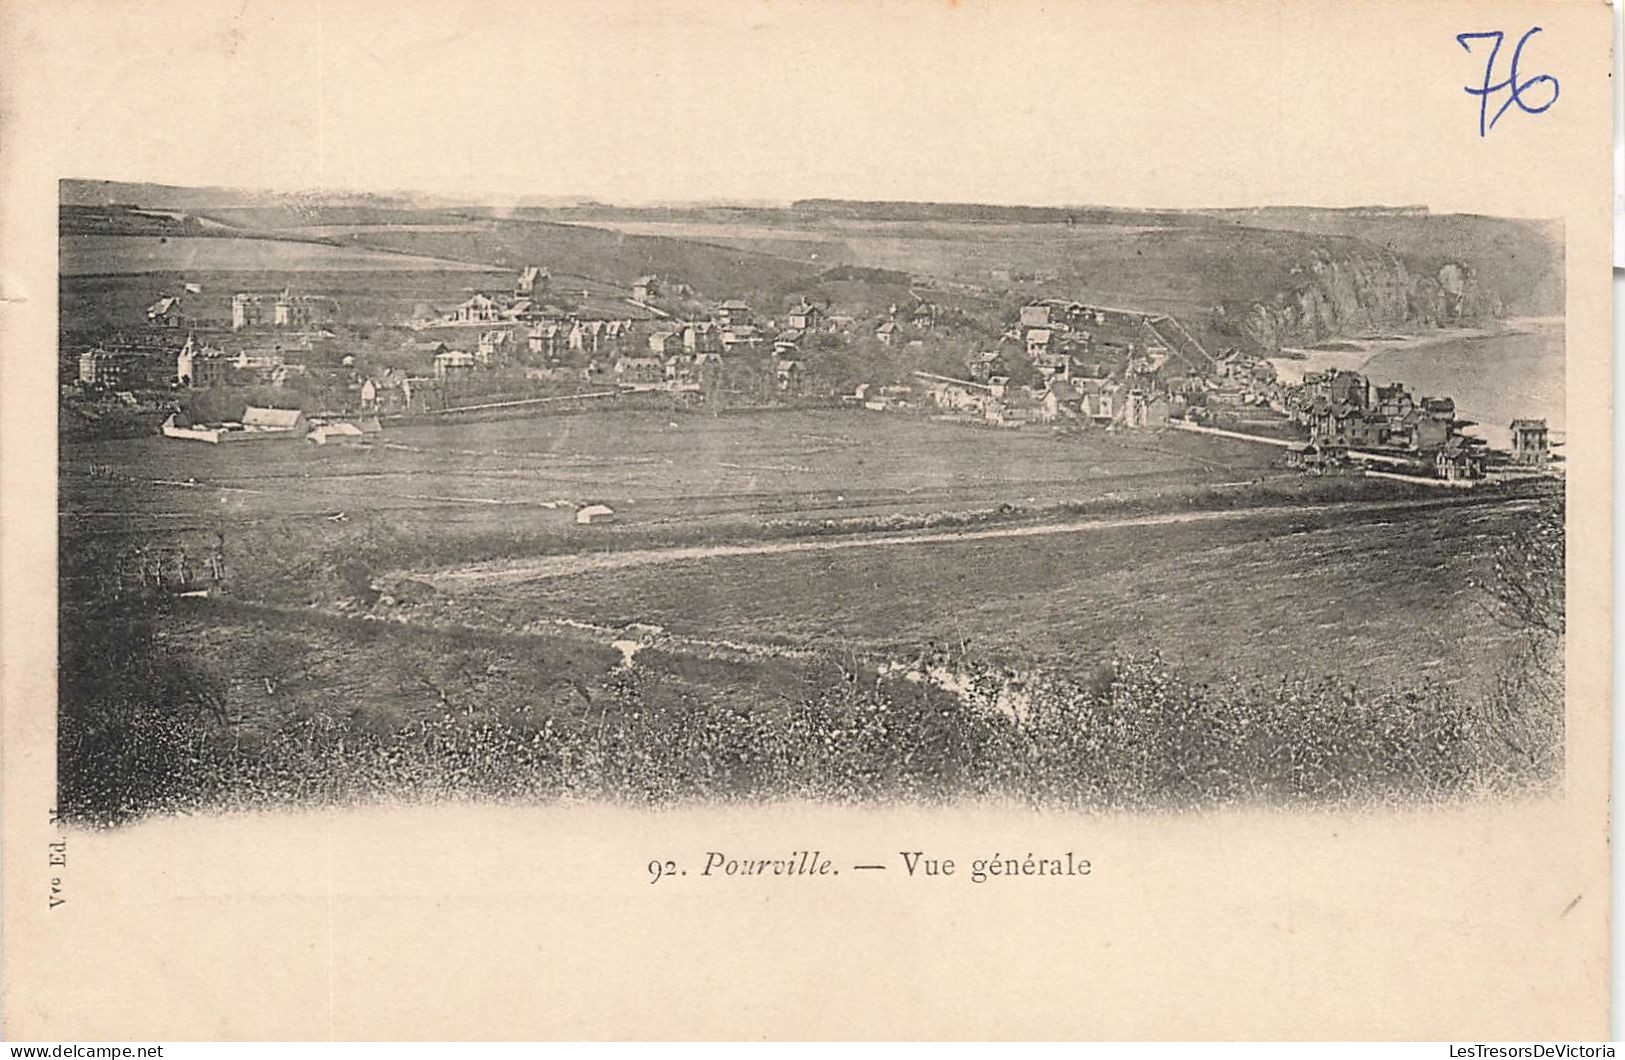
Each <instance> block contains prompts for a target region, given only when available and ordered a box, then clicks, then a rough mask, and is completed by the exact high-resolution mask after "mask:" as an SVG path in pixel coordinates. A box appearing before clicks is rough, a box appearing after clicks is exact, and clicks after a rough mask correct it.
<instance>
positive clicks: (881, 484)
mask: <svg viewBox="0 0 1625 1060" xmlns="http://www.w3.org/2000/svg"><path fill="white" fill-rule="evenodd" d="M1276 457H1277V454H1276V453H1275V452H1274V451H1273V450H1272V449H1271V448H1270V447H1266V446H1254V445H1250V444H1247V443H1244V442H1236V443H1227V442H1222V441H1221V442H1217V443H1215V442H1214V441H1212V440H1209V439H1205V438H1204V439H1196V438H1191V437H1187V436H1183V435H1178V434H1175V433H1174V432H1166V433H1163V434H1158V435H1136V434H1134V433H1132V432H1113V433H1108V432H1104V431H1089V432H1084V433H1075V434H1060V433H1057V432H1055V431H1051V430H1043V429H1038V428H1030V429H1027V430H1022V431H996V430H992V429H988V428H983V427H977V426H969V425H962V424H953V423H944V422H940V421H936V420H931V419H926V418H916V417H907V416H888V415H883V414H877V413H872V412H868V411H865V410H854V411H848V410H830V411H782V412H764V413H740V414H727V415H722V416H708V415H693V414H668V413H656V412H636V411H608V412H592V413H583V414H576V415H556V416H547V415H537V416H531V417H528V418H523V419H512V420H502V421H496V422H482V423H481V422H477V423H459V424H453V425H445V426H425V427H405V428H391V429H389V430H387V431H386V432H385V434H384V435H383V437H382V440H381V441H380V442H379V443H378V444H375V445H372V446H369V447H365V448H354V449H317V448H315V447H312V446H309V445H306V444H305V443H303V442H302V441H292V440H290V441H288V442H280V441H273V442H264V443H258V444H254V445H243V446H219V447H215V446H207V445H198V444H189V443H186V442H181V441H176V440H174V439H168V438H162V437H149V438H141V439H135V440H127V441H117V442H114V441H108V442H90V443H69V444H65V445H64V446H63V448H62V473H63V512H64V514H65V516H67V517H68V518H71V519H73V520H75V521H76V522H78V523H81V524H83V525H86V526H89V527H95V528H106V529H112V528H115V527H132V528H143V527H147V528H154V527H158V526H164V525H193V524H196V525H208V526H213V525H217V524H218V525H234V526H247V525H253V524H256V523H261V522H277V521H301V520H309V519H310V518H312V517H314V516H319V515H331V514H335V513H338V512H344V513H346V514H347V515H348V516H349V517H350V518H352V519H356V518H361V517H363V516H367V515H369V514H377V515H379V516H387V519H388V522H389V524H390V525H391V527H394V528H401V527H406V526H411V525H414V524H416V523H418V522H420V521H421V522H422V523H423V525H424V528H425V530H426V531H432V532H434V533H439V534H446V533H450V530H451V528H452V527H454V526H464V525H466V526H469V527H473V528H477V529H479V530H481V531H486V532H500V533H510V534H515V535H521V536H526V537H538V538H543V539H545V538H549V537H557V538H558V542H559V545H560V547H568V548H583V547H591V548H599V547H614V546H615V545H616V544H617V543H618V542H620V541H622V540H623V539H626V540H634V539H635V540H637V541H639V542H641V543H646V542H648V541H651V540H653V541H657V542H658V541H666V540H676V539H681V538H686V537H691V536H693V535H694V534H696V533H700V532H704V533H712V532H716V533H728V532H731V531H732V530H737V529H739V528H742V527H751V526H755V527H761V526H764V525H767V524H771V523H774V522H777V521H783V520H788V519H795V520H803V521H810V520H822V519H850V518H856V517H885V516H891V515H898V514H906V513H916V514H923V513H930V512H944V511H956V510H966V509H978V510H979V509H986V508H992V507H997V506H999V505H1004V504H1008V505H1017V506H1032V507H1039V506H1043V505H1056V504H1065V503H1068V502H1075V501H1089V500H1100V499H1106V498H1110V497H1112V496H1116V495H1126V494H1128V493H1132V492H1135V491H1143V490H1149V489H1155V488H1169V487H1177V486H1191V485H1200V484H1205V483H1216V482H1234V481H1242V480H1251V479H1253V478H1255V477H1257V476H1258V475H1259V474H1261V473H1264V472H1265V471H1267V469H1268V467H1269V465H1270V463H1271V462H1272V461H1274V460H1275V459H1276ZM92 465H97V466H98V467H100V468H102V469H103V470H104V473H105V474H104V477H100V478H92V477H90V476H88V475H87V474H86V469H87V468H89V467H90V466H92ZM588 502H603V503H608V504H610V505H611V506H612V507H614V508H615V509H616V510H617V513H618V517H619V518H618V520H617V522H616V523H614V524H612V525H609V526H602V527H599V526H594V527H577V526H576V525H575V524H574V522H573V519H572V518H571V516H572V509H571V507H569V506H571V505H577V504H582V503H588Z"/></svg>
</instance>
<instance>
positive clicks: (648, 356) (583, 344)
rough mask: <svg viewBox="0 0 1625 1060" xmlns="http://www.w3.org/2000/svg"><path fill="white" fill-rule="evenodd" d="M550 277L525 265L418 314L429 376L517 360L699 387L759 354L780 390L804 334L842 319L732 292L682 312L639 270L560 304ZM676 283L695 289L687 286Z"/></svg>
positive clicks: (810, 307) (572, 372)
mask: <svg viewBox="0 0 1625 1060" xmlns="http://www.w3.org/2000/svg"><path fill="white" fill-rule="evenodd" d="M551 280H552V278H551V276H550V274H549V273H548V271H547V270H546V269H543V268H541V267H539V266H530V267H527V268H526V269H524V270H523V271H521V272H520V273H519V275H518V278H517V280H516V282H515V284H514V287H513V290H512V291H511V292H478V293H475V294H473V295H472V296H471V297H469V298H468V299H467V300H465V301H463V302H462V303H460V304H459V305H457V306H455V307H453V308H452V309H451V310H450V311H449V312H447V313H445V314H443V315H441V316H439V317H437V318H433V319H431V320H428V321H421V322H418V323H417V324H415V325H414V327H416V328H417V330H418V331H419V333H420V335H424V334H425V333H427V335H428V337H420V338H418V339H416V340H414V341H413V342H411V343H409V347H410V349H411V352H413V353H416V354H419V355H421V359H423V360H425V361H428V362H429V363H432V364H433V371H434V376H435V378H436V379H438V380H441V381H443V382H445V381H457V380H461V379H466V378H469V377H471V376H473V375H474V374H475V373H478V372H480V371H481V370H483V369H492V368H504V367H515V366H523V367H525V369H526V372H527V375H530V376H532V377H534V378H537V379H548V380H562V379H565V378H569V377H571V376H574V377H575V378H576V379H579V380H581V381H585V382H588V383H594V384H608V385H618V386H621V387H625V388H628V389H650V388H662V389H668V390H694V389H701V388H703V387H704V386H705V385H706V384H707V382H708V381H709V380H710V379H711V378H714V377H715V375H716V373H717V372H719V370H720V367H721V363H722V359H723V357H724V356H726V355H729V354H736V353H760V354H763V355H768V356H771V357H772V358H773V367H774V372H775V376H776V378H777V380H778V382H779V385H780V388H781V389H784V390H790V389H792V388H793V387H794V386H795V385H796V381H797V380H798V379H799V378H800V377H801V375H802V364H801V358H802V346H803V342H804V340H805V338H806V337H807V336H808V335H810V334H813V333H816V332H820V331H825V330H828V329H830V328H831V327H833V326H838V324H839V320H838V319H837V320H833V321H832V319H831V318H830V317H829V316H828V314H827V313H826V312H825V310H824V309H823V307H821V306H818V305H814V304H812V303H811V302H808V301H807V300H806V299H802V300H801V301H800V302H799V303H797V304H796V305H793V306H791V307H790V308H789V309H788V310H787V311H786V312H785V313H783V314H782V316H781V317H780V318H779V319H777V320H764V319H760V318H758V317H757V316H756V314H755V313H754V312H753V310H752V309H751V307H750V306H749V305H748V304H746V303H745V302H743V301H740V300H738V299H729V300H727V301H723V302H721V303H720V304H718V305H715V306H714V307H712V308H710V309H708V310H706V311H705V312H704V314H703V315H699V314H694V313H692V312H690V313H684V314H679V313H677V312H675V311H674V310H673V309H671V308H670V307H671V306H673V305H674V304H676V303H673V302H666V301H664V298H663V296H664V295H665V293H666V291H665V289H664V287H663V285H662V282H661V280H660V278H659V277H657V276H642V277H639V278H638V279H637V280H636V281H635V282H634V283H633V284H632V285H631V288H630V291H629V292H627V293H626V294H622V295H619V296H618V297H613V298H611V297H593V296H592V295H591V292H590V291H587V290H583V291H581V292H580V294H581V295H582V298H581V299H580V300H579V301H578V302H577V304H575V305H574V306H573V307H572V308H568V309H566V308H563V307H561V306H560V305H557V304H554V302H550V301H548V300H547V296H548V293H549V290H550V284H551ZM677 290H678V291H679V293H681V294H683V295H691V294H692V292H690V291H689V290H688V289H687V288H686V287H684V288H679V289H677ZM565 300H566V299H563V298H559V299H558V301H565ZM662 303H663V304H664V305H665V306H666V307H667V308H662ZM685 304H689V303H685ZM436 331H451V332H455V334H452V335H451V336H450V339H451V341H449V342H448V341H443V340H437V339H435V338H434V337H433V335H434V333H435V332H436ZM452 343H456V345H455V346H454V345H453V344H452ZM459 346H460V347H465V348H457V347H459Z"/></svg>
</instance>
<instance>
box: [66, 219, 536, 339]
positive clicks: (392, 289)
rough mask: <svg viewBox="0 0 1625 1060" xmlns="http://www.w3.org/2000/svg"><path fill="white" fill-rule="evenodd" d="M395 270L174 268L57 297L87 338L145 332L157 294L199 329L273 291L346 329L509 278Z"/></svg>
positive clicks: (464, 270)
mask: <svg viewBox="0 0 1625 1060" xmlns="http://www.w3.org/2000/svg"><path fill="white" fill-rule="evenodd" d="M280 245H284V246H297V245H298V244H292V243H288V244H280ZM391 257H392V256H391ZM378 260H385V259H378ZM401 260H403V261H404V260H410V259H405V258H402V259H401ZM399 263H400V262H399V261H389V262H388V264H389V265H390V268H389V269H387V270H379V269H370V268H369V269H355V268H348V267H342V268H337V270H336V271H328V270H327V269H311V268H300V267H278V268H275V269H272V270H269V271H259V270H251V269H246V268H245V269H227V270H223V271H221V270H210V269H205V268H201V267H195V268H194V267H189V266H186V265H184V264H183V263H180V262H174V263H171V264H169V265H166V266H165V267H163V268H155V269H153V270H152V271H146V272H124V273H113V274H106V273H103V274H97V275H80V276H74V275H66V274H64V275H63V276H62V277H61V280H60V282H59V283H58V292H59V293H58V297H59V298H60V306H61V319H62V321H63V325H64V327H66V328H70V329H73V330H75V331H79V332H84V333H87V334H92V335H94V334H99V333H101V332H104V331H106V330H108V329H117V330H120V331H124V332H126V333H129V334H140V333H141V332H142V331H143V330H147V329H148V325H147V321H146V311H147V307H148V306H150V305H151V304H152V303H153V302H155V301H157V300H158V299H159V298H161V297H163V296H165V295H179V296H180V297H181V304H182V306H183V307H184V311H185V313H186V315H187V317H188V318H189V319H190V320H192V321H193V322H195V323H196V324H197V325H198V326H200V327H201V326H211V325H212V326H216V327H229V326H230V325H231V296H232V294H234V293H235V292H237V291H280V290H281V289H283V288H284V287H292V288H293V289H294V290H295V291H297V292H298V293H300V294H306V295H315V296H317V297H321V298H329V299H332V301H333V305H334V307H335V312H336V313H337V314H338V315H340V316H341V317H342V318H343V320H344V321H346V322H347V323H353V324H398V323H400V322H401V321H403V320H407V319H409V318H410V317H411V314H412V311H413V309H414V308H415V307H416V306H417V305H418V304H419V303H424V304H427V305H430V306H434V307H438V308H450V307H451V306H453V305H456V304H457V303H458V302H461V301H463V300H464V299H466V298H467V297H469V294H470V293H471V292H472V291H475V290H481V289H502V288H505V287H507V286H509V285H510V284H512V283H513V274H512V273H510V272H506V271H502V270H496V269H492V270H489V271H479V270H475V269H470V268H468V267H466V266H464V265H462V264H459V263H453V264H450V265H443V264H438V263H436V264H433V265H432V266H431V267H429V268H423V266H422V265H421V263H420V265H419V266H417V267H415V268H414V269H412V270H399V269H397V268H395V266H396V265H398V264H399ZM419 270H421V271H419ZM188 283H190V284H195V285H197V286H199V287H201V288H202V289H203V290H202V292H201V293H198V294H193V293H190V292H188V291H186V290H185V289H184V287H183V285H184V284H188ZM177 330H179V329H177ZM184 337H185V335H184V332H183V333H182V334H181V335H179V336H176V337H175V338H174V342H175V344H176V345H179V344H180V342H181V341H182V339H184Z"/></svg>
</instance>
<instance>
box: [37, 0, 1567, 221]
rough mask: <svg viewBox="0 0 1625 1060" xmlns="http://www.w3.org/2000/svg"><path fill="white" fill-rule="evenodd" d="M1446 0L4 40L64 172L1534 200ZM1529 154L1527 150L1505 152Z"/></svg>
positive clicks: (1030, 6)
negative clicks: (1424, 9) (1358, 57)
mask: <svg viewBox="0 0 1625 1060" xmlns="http://www.w3.org/2000/svg"><path fill="white" fill-rule="evenodd" d="M25 6H26V5H25ZM1562 6H1566V7H1574V6H1576V5H1575V4H1573V3H1569V4H1564V5H1562ZM1429 7H1430V8H1431V9H1432V10H1433V12H1438V11H1445V12H1450V11H1459V12H1461V15H1460V17H1459V18H1457V19H1455V20H1451V19H1450V18H1448V17H1446V18H1443V19H1442V20H1436V23H1437V24H1427V25H1413V24H1412V23H1413V22H1418V21H1425V20H1421V19H1420V17H1419V15H1418V13H1417V8H1416V7H1415V5H1410V6H1404V5H1401V4H1397V3H1376V4H1367V5H1343V4H1336V5H1326V4H1320V3H1316V2H1312V0H1311V2H1300V3H1296V4H1284V5H1276V4H1266V3H1258V2H1252V0H1241V2H1226V3H1223V4H1220V3H1206V2H1195V0H1159V2H1157V3H1149V4H1139V3H1134V4H1128V3H1120V2H1116V0H1093V2H1083V0H1078V2H1072V3H1060V4H1054V3H1051V4H1042V3H1037V2H1030V0H1002V2H999V3H989V2H975V0H948V2H939V0H894V2H886V3H876V2H874V0H869V2H861V3H860V2H849V0H827V2H818V3H808V2H785V0H772V2H767V0H726V2H715V0H688V2H678V0H652V2H644V3H635V4H633V3H624V2H620V0H610V2H605V3H553V2H546V0H539V2H533V3H528V4H527V3H515V2H507V0H474V2H471V3H460V4H456V5H451V4H431V3H427V2H424V0H406V2H402V3H398V4H383V3H376V2H357V0H322V2H317V0H277V2H274V3H273V2H269V0H224V2H214V0H210V2H205V3H199V2H195V0H179V2H176V3H171V4H165V5H162V6H159V5H153V4H144V3H136V2H131V0H64V2H63V3H59V4H53V5H49V6H47V5H44V4H39V5H37V6H35V7H33V8H29V9H27V10H26V11H24V14H23V15H21V16H20V17H17V18H15V19H14V21H13V24H12V25H11V27H10V33H11V40H10V41H8V42H7V43H8V47H9V50H10V53H11V54H12V55H13V56H15V57H21V59H22V60H23V66H22V67H21V69H27V70H29V73H28V76H29V77H30V80H29V82H28V84H27V86H26V87H27V88H28V90H29V95H28V99H29V100H30V104H29V105H30V107H31V108H32V109H33V110H34V111H36V112H38V111H39V110H40V108H41V106H42V101H43V105H44V106H45V107H46V108H47V109H48V110H49V113H38V115H37V116H38V118H39V119H40V120H41V121H42V122H48V123H49V124H48V125H47V126H45V128H47V129H48V130H49V135H51V136H52V137H54V141H55V142H54V145H53V150H55V151H56V152H58V166H59V167H60V175H63V176H74V177H85V178H103V179H125V180H150V181H156V182H162V183H172V184H183V185H200V184H220V185H236V186H252V187H263V188H271V189H285V190H296V189H305V188H316V187H323V188H333V187H340V188H347V189H356V190H375V191H389V190H396V189H402V190H417V191H423V192H430V193H441V194H446V195H451V196H455V197H468V196H470V195H473V194H477V195H480V196H482V197H488V198H490V199H493V200H496V201H500V200H502V199H503V198H504V197H518V196H528V195H540V196H545V195H579V196H591V197H595V198H599V199H604V200H609V201H617V202H627V203H639V202H650V201H691V200H715V199H730V200H766V201H773V202H786V201H790V200H793V199H797V198H809V197H840V198H869V199H909V200H952V201H979V202H998V203H1030V204H1035V205H1047V204H1079V203H1093V204H1102V205H1119V206H1164V207H1179V206H1215V207H1216V206H1249V205H1267V204H1308V205H1356V204H1387V205H1402V204H1405V205H1408V204H1424V205H1429V206H1432V207H1434V208H1436V209H1446V210H1467V211H1473V212H1486V213H1490V212H1505V213H1511V214H1518V213H1527V212H1528V211H1527V208H1525V207H1522V206H1520V203H1523V202H1527V201H1528V200H1529V199H1530V198H1532V197H1533V196H1532V195H1531V191H1532V190H1533V189H1535V188H1537V187H1538V185H1539V181H1540V180H1541V179H1542V177H1541V175H1540V173H1539V172H1536V171H1532V170H1531V168H1530V165H1529V164H1528V160H1535V163H1534V165H1535V169H1536V170H1538V169H1539V167H1540V166H1541V165H1551V166H1560V165H1562V164H1563V153H1562V151H1561V150H1554V149H1555V148H1566V145H1567V143H1568V141H1571V140H1573V139H1574V138H1573V137H1572V135H1567V134H1566V133H1565V132H1564V131H1563V128H1562V125H1561V123H1559V122H1558V121H1556V120H1550V121H1547V122H1544V123H1542V122H1539V121H1536V120H1534V119H1531V118H1528V117H1526V116H1522V115H1520V114H1518V113H1517V112H1516V111H1515V112H1514V113H1513V114H1512V115H1511V116H1510V117H1509V118H1508V120H1507V123H1506V124H1505V125H1503V126H1502V127H1501V129H1499V130H1497V133H1498V134H1499V140H1498V141H1497V142H1491V141H1488V140H1486V139H1485V138H1481V137H1479V136H1478V135H1477V128H1476V123H1477V109H1476V108H1477V105H1476V103H1475V102H1474V100H1473V99H1472V97H1470V96H1468V95H1467V94H1466V93H1465V92H1464V91H1463V87H1464V86H1465V85H1467V84H1470V83H1474V81H1475V79H1481V77H1482V64H1481V62H1480V61H1479V60H1477V59H1474V58H1473V57H1472V56H1471V55H1469V54H1467V53H1466V52H1464V51H1463V50H1462V49H1461V48H1460V46H1459V45H1457V44H1456V42H1455V40H1454V39H1453V35H1452V33H1451V32H1450V30H1451V29H1452V28H1461V29H1468V30H1470V29H1476V28H1481V27H1480V26H1479V21H1481V20H1482V17H1481V16H1479V15H1476V14H1474V13H1473V12H1474V11H1475V10H1478V9H1475V8H1471V7H1467V6H1465V5H1457V4H1451V3H1447V2H1441V3H1439V4H1433V5H1429ZM1550 8H1551V5H1549V4H1548V5H1546V13H1547V17H1546V21H1548V22H1552V21H1553V19H1552V18H1551V17H1550V14H1551V12H1550ZM1430 17H1432V13H1431V12H1430ZM1565 32H1567V31H1566V30H1565V29H1564V28H1563V27H1561V26H1555V25H1553V26H1549V27H1548V29H1547V31H1546V36H1545V37H1544V38H1541V39H1538V40H1537V42H1536V43H1535V44H1533V45H1531V47H1530V49H1529V52H1528V57H1527V58H1526V72H1525V76H1528V74H1531V73H1534V72H1536V69H1535V65H1534V64H1535V63H1537V62H1538V61H1544V60H1551V61H1553V62H1557V60H1559V59H1560V58H1561V57H1562V56H1563V55H1564V54H1565V53H1564V47H1563V46H1564V36H1563V34H1564V33H1565ZM1355 53H1363V54H1365V55H1366V58H1365V59H1364V60H1363V61H1360V62H1349V61H1348V58H1347V57H1348V56H1349V55H1351V54H1355ZM43 55H49V61H48V62H38V61H36V62H35V63H34V65H33V67H32V69H29V65H28V64H29V61H30V60H31V59H36V60H37V57H39V56H43ZM1372 55H1375V56H1377V57H1378V61H1372V59H1371V56H1372ZM1558 66H1559V67H1560V66H1561V63H1558ZM1571 80H1572V79H1571ZM41 81H43V82H45V83H44V84H42V83H40V82H41ZM1564 91H1565V92H1566V93H1567V94H1569V95H1571V96H1572V95H1573V94H1575V93H1577V92H1579V91H1581V89H1580V88H1578V87H1576V86H1575V85H1574V84H1572V83H1566V84H1565V86H1564ZM12 117H15V115H12ZM1519 119H1522V120H1519ZM13 131H15V127H14V130H13ZM42 135H43V134H42ZM1513 153H1516V155H1517V157H1519V158H1522V159H1524V160H1525V162H1524V163H1523V164H1520V165H1519V166H1517V167H1510V166H1506V165H1504V164H1502V163H1500V162H1499V161H1497V159H1499V158H1501V157H1512V154H1513ZM1486 167H1489V168H1488V171H1487V169H1486ZM1496 167H1499V169H1500V172H1495V169H1496ZM1492 172H1493V173H1494V176H1493V179H1491V178H1490V175H1489V174H1490V173H1492Z"/></svg>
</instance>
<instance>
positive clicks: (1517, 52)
mask: <svg viewBox="0 0 1625 1060" xmlns="http://www.w3.org/2000/svg"><path fill="white" fill-rule="evenodd" d="M1539 32H1540V27H1539V26H1534V27H1532V28H1531V29H1530V30H1529V31H1528V32H1527V33H1525V34H1524V35H1523V36H1522V37H1519V38H1518V44H1517V46H1516V47H1514V48H1513V49H1512V62H1511V65H1510V66H1509V67H1508V69H1507V75H1506V77H1505V78H1504V79H1502V80H1500V81H1497V80H1495V61H1496V59H1497V58H1498V57H1499V56H1500V54H1501V45H1502V44H1504V43H1505V42H1506V34H1505V33H1502V32H1501V31H1500V30H1495V31H1493V32H1490V33H1459V34H1457V35H1456V43H1457V44H1460V45H1461V46H1462V49H1463V50H1464V51H1466V52H1467V53H1468V54H1469V55H1471V54H1472V52H1473V45H1472V42H1473V41H1490V42H1491V44H1490V54H1489V58H1488V59H1487V60H1486V61H1485V63H1484V83H1483V85H1482V86H1479V87H1477V88H1475V87H1473V86H1472V85H1468V86H1467V88H1466V89H1465V91H1466V92H1467V94H1468V95H1470V96H1477V97H1478V135H1479V136H1485V135H1488V133H1489V131H1490V130H1491V129H1493V128H1495V123H1496V122H1498V121H1500V120H1501V115H1503V114H1505V113H1506V112H1507V109H1508V108H1509V107H1511V106H1512V105H1513V104H1514V103H1516V104H1517V105H1518V109H1520V110H1522V111H1523V112H1524V113H1525V114H1544V113H1546V111H1548V110H1550V109H1551V106H1552V104H1553V103H1556V102H1557V94H1558V84H1557V78H1555V77H1552V76H1551V75H1550V74H1536V75H1535V76H1534V77H1531V78H1528V79H1527V80H1523V81H1520V80H1518V63H1519V61H1520V60H1521V59H1522V58H1523V46H1524V45H1525V44H1528V43H1529V38H1530V37H1533V36H1534V35H1535V34H1537V33H1539ZM1543 83H1544V84H1547V85H1550V86H1551V90H1552V94H1551V97H1550V98H1549V99H1547V100H1546V102H1544V103H1541V104H1539V105H1536V104H1534V103H1531V102H1529V101H1526V100H1525V98H1524V93H1526V92H1529V91H1530V90H1531V89H1537V90H1538V86H1541V85H1542V84H1543ZM1501 92H1505V93H1506V94H1507V95H1506V98H1505V99H1504V100H1502V101H1501V105H1500V106H1499V107H1497V108H1496V109H1495V113H1494V114H1491V113H1490V97H1491V96H1495V95H1497V94H1499V93H1501Z"/></svg>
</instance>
